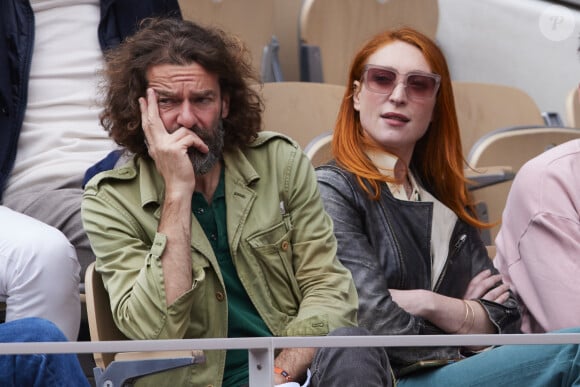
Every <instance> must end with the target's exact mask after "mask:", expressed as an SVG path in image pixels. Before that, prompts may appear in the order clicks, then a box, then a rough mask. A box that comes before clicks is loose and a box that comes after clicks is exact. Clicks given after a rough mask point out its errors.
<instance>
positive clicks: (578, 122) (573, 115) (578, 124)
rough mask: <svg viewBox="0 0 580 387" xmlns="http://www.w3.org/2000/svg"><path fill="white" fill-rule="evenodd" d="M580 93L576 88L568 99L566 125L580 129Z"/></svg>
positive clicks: (571, 91)
mask: <svg viewBox="0 0 580 387" xmlns="http://www.w3.org/2000/svg"><path fill="white" fill-rule="evenodd" d="M579 94H580V92H579V91H578V88H577V87H575V88H573V89H572V90H570V92H569V93H568V97H567V98H566V123H567V125H568V126H570V127H572V128H580V95H579Z"/></svg>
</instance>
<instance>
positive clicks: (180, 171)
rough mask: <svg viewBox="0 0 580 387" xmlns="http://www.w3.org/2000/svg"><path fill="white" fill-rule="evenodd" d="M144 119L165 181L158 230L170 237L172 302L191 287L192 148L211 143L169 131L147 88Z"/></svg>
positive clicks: (167, 274)
mask: <svg viewBox="0 0 580 387" xmlns="http://www.w3.org/2000/svg"><path fill="white" fill-rule="evenodd" d="M139 107H140V109H141V122H142V125H143V131H144V133H145V137H146V139H147V144H148V149H149V155H150V156H151V158H152V159H153V160H154V161H155V166H156V168H157V170H158V172H159V174H160V175H161V176H162V177H163V181H164V183H165V198H164V201H163V204H162V207H161V219H160V221H159V228H158V232H159V233H161V234H163V235H165V236H166V237H167V245H166V247H165V251H164V252H163V254H162V256H161V265H162V267H163V276H164V278H165V297H166V301H167V305H171V304H172V303H173V302H174V301H175V300H176V299H177V298H179V297H180V296H181V295H182V294H184V293H185V292H187V291H188V290H190V289H191V286H192V270H191V269H192V268H191V252H190V246H191V216H192V215H191V197H192V195H193V191H194V190H195V173H194V171H193V166H192V164H191V160H190V159H189V156H188V149H189V148H191V147H195V148H196V149H198V150H199V151H200V152H207V151H208V148H207V145H205V144H204V143H203V141H201V139H200V138H199V137H198V136H197V135H196V134H194V133H193V132H192V131H191V130H188V129H186V128H179V129H177V130H176V131H174V132H172V133H168V132H167V130H166V129H165V126H164V125H163V122H162V121H161V118H160V117H159V110H158V107H157V97H156V95H155V92H154V91H153V90H152V89H147V96H146V98H139Z"/></svg>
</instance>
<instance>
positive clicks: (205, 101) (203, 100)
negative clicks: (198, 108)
mask: <svg viewBox="0 0 580 387" xmlns="http://www.w3.org/2000/svg"><path fill="white" fill-rule="evenodd" d="M195 101H196V102H197V103H199V104H208V103H210V102H212V99H211V98H209V97H200V98H198V99H196V100H195Z"/></svg>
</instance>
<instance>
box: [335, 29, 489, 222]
mask: <svg viewBox="0 0 580 387" xmlns="http://www.w3.org/2000/svg"><path fill="white" fill-rule="evenodd" d="M394 41H402V42H405V43H408V44H411V45H413V46H415V47H417V48H418V49H419V50H421V52H422V53H423V56H424V57H425V59H426V61H427V63H429V65H430V67H431V70H432V71H433V72H434V73H436V74H439V75H440V76H441V85H440V88H439V92H438V94H437V101H436V103H435V107H434V110H433V117H432V122H431V125H430V127H429V129H428V130H427V132H426V133H425V135H424V136H423V137H422V138H421V139H420V140H419V141H418V142H417V144H416V145H415V149H414V152H413V156H412V159H411V165H410V167H411V169H412V170H413V171H414V173H416V174H418V176H419V178H420V179H421V181H422V182H423V183H424V184H425V185H426V187H428V189H429V191H430V192H431V193H432V194H433V195H434V196H435V197H436V198H437V199H438V200H439V201H441V202H442V203H443V204H445V205H446V206H447V207H449V208H450V209H451V210H453V211H454V212H455V213H456V214H457V216H459V217H460V218H461V219H463V220H464V221H466V222H467V223H469V224H471V225H473V226H475V227H490V226H491V225H489V224H487V223H484V222H481V221H479V220H478V219H477V217H476V216H474V214H473V211H472V204H473V203H472V202H471V199H470V197H469V194H468V191H467V188H466V183H467V180H466V178H465V175H464V173H463V167H464V159H463V155H462V148H461V138H460V134H459V124H458V122H457V115H456V112H455V103H454V100H453V90H452V87H451V77H450V75H449V69H448V67H447V61H446V60H445V57H444V55H443V53H442V52H441V50H440V49H439V47H437V45H436V44H435V43H434V42H433V41H432V40H431V39H429V38H428V37H427V36H425V35H423V34H422V33H420V32H418V31H416V30H414V29H412V28H406V27H405V28H400V29H396V30H389V31H385V32H383V33H380V34H378V35H376V36H375V37H373V38H372V39H371V40H369V41H368V42H367V43H366V44H365V45H364V46H363V47H362V49H361V50H360V51H359V52H358V53H357V55H356V56H355V58H354V60H353V62H352V64H351V67H350V72H349V78H348V83H347V85H348V86H349V87H348V88H347V90H346V92H345V94H344V98H343V101H342V104H341V106H340V110H339V112H338V117H337V121H336V125H335V128H334V135H333V141H332V151H333V153H334V157H335V160H336V162H337V163H338V165H340V166H342V167H343V168H345V169H347V170H349V171H351V172H352V173H354V174H355V175H356V176H357V177H358V180H359V184H360V185H361V187H362V188H363V189H364V190H365V191H366V192H367V193H368V194H369V196H370V197H371V198H373V199H375V200H377V199H378V198H379V196H380V192H381V185H382V183H383V182H386V181H392V178H388V177H385V176H384V175H382V174H381V173H380V172H379V171H378V170H377V168H376V167H375V166H374V165H373V163H372V162H371V161H370V160H369V158H368V157H367V156H366V154H365V148H366V147H367V146H368V144H367V143H366V142H365V140H364V138H365V137H364V136H363V128H362V127H361V123H360V117H359V113H358V112H357V111H356V110H355V109H354V106H353V94H354V86H353V85H354V82H355V81H360V80H361V78H362V75H363V70H364V65H365V64H366V63H367V60H368V58H369V57H370V56H371V55H372V54H374V53H375V52H376V51H377V50H378V49H380V48H381V47H383V46H385V45H387V44H389V43H392V42H394ZM365 182H367V183H368V184H365Z"/></svg>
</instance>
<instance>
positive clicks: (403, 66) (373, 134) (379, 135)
mask: <svg viewBox="0 0 580 387" xmlns="http://www.w3.org/2000/svg"><path fill="white" fill-rule="evenodd" d="M366 64H367V65H371V67H372V65H376V66H381V67H386V68H388V69H390V70H395V72H394V73H393V72H392V71H390V72H389V71H388V70H387V72H385V73H384V74H381V73H380V72H378V73H377V72H375V73H372V71H373V70H370V71H367V72H366V73H365V75H363V78H367V79H368V80H371V81H373V80H374V81H376V82H377V83H375V87H373V85H372V83H371V87H373V88H374V89H375V90H376V89H377V87H376V84H378V83H382V84H385V83H386V82H391V81H390V80H388V78H386V77H385V75H389V74H390V75H393V74H396V73H398V74H397V75H396V80H395V86H394V88H393V90H392V92H390V93H388V94H383V93H380V92H376V91H373V90H370V89H369V84H370V82H367V81H366V80H365V81H364V82H362V83H361V81H355V93H354V96H353V101H354V109H355V110H356V111H358V112H359V115H360V121H361V125H362V128H363V129H364V132H365V135H367V136H369V137H370V138H371V139H372V140H374V142H375V143H377V144H378V145H380V146H382V147H383V149H385V150H386V151H387V152H389V153H392V154H394V155H396V156H398V157H399V158H401V159H402V160H403V161H404V162H405V163H406V164H407V165H409V163H410V161H411V157H412V155H413V149H414V147H415V143H416V142H417V141H418V140H419V139H420V138H421V137H422V136H423V135H424V134H425V132H426V131H427V128H428V127H429V123H430V122H431V118H432V116H433V108H434V106H435V101H436V92H434V93H433V95H424V94H425V93H423V95H421V87H430V86H431V85H427V86H425V85H423V84H411V82H415V78H408V79H407V82H405V74H408V73H410V72H420V73H418V74H421V73H427V74H430V73H431V71H432V70H431V67H430V66H429V64H428V63H427V61H426V60H425V57H424V56H423V54H422V53H421V51H420V50H419V49H418V48H417V47H415V46H412V45H410V44H408V43H404V42H401V41H394V42H392V43H389V44H387V45H385V46H383V47H381V48H379V49H378V50H377V51H376V52H375V53H374V54H372V55H371V56H370V57H369V58H368V60H367V63H366ZM378 70H379V71H380V70H381V68H378ZM371 76H372V77H373V78H371ZM421 79H423V80H424V79H427V78H421V77H419V81H421ZM427 80H429V79H427ZM437 86H438V84H437ZM411 88H414V89H415V90H411ZM417 97H419V98H417Z"/></svg>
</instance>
